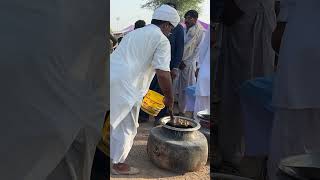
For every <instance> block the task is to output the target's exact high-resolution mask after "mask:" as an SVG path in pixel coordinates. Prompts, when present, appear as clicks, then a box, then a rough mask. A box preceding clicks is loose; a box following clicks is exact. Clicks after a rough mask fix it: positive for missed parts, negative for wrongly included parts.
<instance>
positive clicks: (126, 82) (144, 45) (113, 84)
mask: <svg viewBox="0 0 320 180" xmlns="http://www.w3.org/2000/svg"><path fill="white" fill-rule="evenodd" d="M170 56H171V55H170V42H169V40H168V38H167V37H166V36H165V35H164V34H163V33H162V31H161V30H160V28H159V27H158V26H156V25H153V24H150V25H148V26H145V27H143V28H140V29H136V30H134V31H132V32H130V33H129V34H127V35H126V36H125V37H124V38H123V39H122V41H121V44H120V45H119V46H118V48H117V49H116V50H115V51H114V52H113V53H112V54H111V60H110V70H111V73H110V77H111V78H110V98H111V101H110V105H111V106H110V125H111V133H110V135H111V137H110V158H111V159H112V162H113V163H123V162H124V160H125V159H126V157H127V155H128V153H129V151H130V149H131V147H132V143H133V138H134V137H135V135H136V131H137V128H138V126H139V124H138V112H139V109H140V104H141V101H142V99H143V96H144V95H145V94H146V93H147V91H148V89H149V86H150V83H151V81H152V79H153V77H154V75H155V70H156V69H159V70H163V71H170V59H171V57H170Z"/></svg>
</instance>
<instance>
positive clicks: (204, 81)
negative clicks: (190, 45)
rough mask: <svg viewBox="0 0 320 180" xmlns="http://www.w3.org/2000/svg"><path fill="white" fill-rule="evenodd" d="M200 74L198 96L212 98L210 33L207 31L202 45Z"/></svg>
mask: <svg viewBox="0 0 320 180" xmlns="http://www.w3.org/2000/svg"><path fill="white" fill-rule="evenodd" d="M198 64H199V67H200V69H199V73H198V79H197V86H196V96H210V31H206V33H205V36H204V39H203V41H202V43H201V44H200V56H199V62H198Z"/></svg>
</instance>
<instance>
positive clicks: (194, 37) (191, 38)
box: [177, 23, 203, 113]
mask: <svg viewBox="0 0 320 180" xmlns="http://www.w3.org/2000/svg"><path fill="white" fill-rule="evenodd" d="M184 37H185V45H184V52H183V58H182V62H183V63H184V64H185V65H186V67H185V68H184V70H179V77H178V80H177V91H178V105H179V111H180V112H182V113H184V112H186V94H185V90H186V88H187V87H189V86H192V85H195V83H196V77H195V72H196V62H197V61H199V60H198V59H199V48H200V43H201V40H202V37H203V29H202V27H201V25H200V24H199V23H197V24H196V25H194V26H193V27H191V28H190V29H189V30H188V32H186V34H185V36H184Z"/></svg>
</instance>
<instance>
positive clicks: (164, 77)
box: [156, 69, 174, 109]
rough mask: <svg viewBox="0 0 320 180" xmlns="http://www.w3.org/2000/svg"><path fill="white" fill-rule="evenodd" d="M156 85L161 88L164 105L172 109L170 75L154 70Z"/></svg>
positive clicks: (167, 72) (166, 72)
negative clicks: (156, 79)
mask: <svg viewBox="0 0 320 180" xmlns="http://www.w3.org/2000/svg"><path fill="white" fill-rule="evenodd" d="M156 74H157V78H158V83H159V86H160V88H161V92H162V93H163V95H164V97H165V99H164V104H165V105H166V106H167V107H168V108H169V109H172V108H173V102H174V101H173V91H172V80H171V74H170V72H169V71H162V70H159V69H157V70H156Z"/></svg>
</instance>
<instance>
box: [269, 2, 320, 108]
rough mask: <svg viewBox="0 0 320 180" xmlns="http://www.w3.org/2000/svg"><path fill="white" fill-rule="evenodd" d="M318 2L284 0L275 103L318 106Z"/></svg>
mask: <svg viewBox="0 0 320 180" xmlns="http://www.w3.org/2000/svg"><path fill="white" fill-rule="evenodd" d="M319 3H320V2H319V1H317V0H305V1H299V0H289V1H288V3H287V5H288V7H287V8H288V22H287V25H286V29H285V32H284V34H283V37H282V43H281V47H280V54H279V65H278V70H277V74H276V78H275V89H274V97H273V101H274V105H275V106H276V107H283V108H293V109H302V108H320V96H318V95H316V94H315V92H320V83H318V82H319V78H318V77H319V73H318V72H319V68H318V67H319V66H320V61H319V59H320V43H319V42H320V36H319V35H318V34H319V32H320V23H319V19H318V17H320V4H319ZM280 12H281V10H280ZM301 27H303V28H301Z"/></svg>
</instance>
